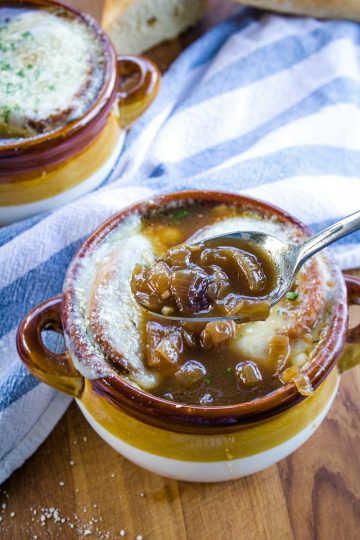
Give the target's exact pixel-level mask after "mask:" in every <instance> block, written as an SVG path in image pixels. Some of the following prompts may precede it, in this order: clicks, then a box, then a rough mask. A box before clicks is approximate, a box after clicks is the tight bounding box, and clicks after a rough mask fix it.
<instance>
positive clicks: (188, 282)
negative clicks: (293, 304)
mask: <svg viewBox="0 0 360 540" xmlns="http://www.w3.org/2000/svg"><path fill="white" fill-rule="evenodd" d="M276 276H277V272H276V268H275V265H274V264H273V262H272V260H271V256H270V255H269V253H267V252H266V251H265V250H264V249H263V248H261V247H260V246H256V245H254V244H253V243H250V242H247V241H246V240H243V239H237V238H231V239H230V240H229V239H228V240H227V241H226V245H225V244H224V241H223V240H222V239H220V238H219V239H216V238H213V239H211V240H208V241H207V242H206V243H204V242H202V243H201V242H200V243H196V244H194V245H192V244H181V245H180V246H175V247H173V248H170V249H169V250H168V251H167V252H166V254H165V256H164V257H162V258H160V259H157V260H156V261H155V262H153V263H152V264H151V265H150V266H145V265H140V264H137V265H136V266H135V268H134V271H133V275H132V279H131V290H132V291H133V293H134V295H135V298H136V300H137V301H138V303H139V304H140V305H142V306H143V307H145V308H146V309H148V310H150V311H152V312H155V313H161V314H162V315H165V316H169V315H170V316H178V317H181V316H185V317H187V316H189V317H193V318H194V319H196V316H202V317H204V316H206V317H217V316H220V317H221V316H229V315H230V316H241V317H244V318H248V319H251V320H262V319H266V318H267V317H268V315H269V308H270V306H269V304H268V303H267V302H266V296H267V295H268V294H269V293H270V292H271V291H272V290H273V289H274V288H275V286H276V284H277V280H276Z"/></svg>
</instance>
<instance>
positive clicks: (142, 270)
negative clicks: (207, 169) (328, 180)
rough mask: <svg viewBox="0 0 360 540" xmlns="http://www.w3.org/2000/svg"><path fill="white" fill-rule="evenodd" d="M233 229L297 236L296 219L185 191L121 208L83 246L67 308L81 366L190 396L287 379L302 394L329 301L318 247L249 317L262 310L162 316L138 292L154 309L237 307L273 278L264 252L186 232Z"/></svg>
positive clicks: (261, 388)
mask: <svg viewBox="0 0 360 540" xmlns="http://www.w3.org/2000/svg"><path fill="white" fill-rule="evenodd" d="M236 230H244V231H253V230H257V231H264V232H268V233H270V234H273V235H274V236H277V237H278V238H280V239H283V240H285V241H288V242H294V243H297V242H301V241H303V239H304V233H303V232H302V230H301V229H299V228H298V227H297V226H296V225H293V224H291V223H290V222H288V221H285V220H284V219H283V218H281V217H279V216H277V215H275V214H272V213H270V211H255V210H253V209H247V208H246V207H243V206H236V205H224V204H218V203H215V202H211V201H209V202H197V201H192V200H186V201H184V202H181V201H177V202H176V203H175V202H174V203H170V204H168V206H165V207H164V206H156V205H154V206H151V205H149V206H147V207H146V210H145V211H144V213H142V214H141V213H140V214H139V213H134V214H131V215H130V216H128V217H127V218H126V219H125V220H124V221H122V222H121V223H120V224H119V225H118V226H117V228H116V229H115V230H113V231H112V232H111V233H110V234H108V235H107V236H106V237H105V239H104V240H102V242H101V243H100V244H98V245H97V246H96V247H93V248H92V249H91V250H90V252H89V253H88V254H87V255H86V257H84V259H83V261H82V265H81V267H80V268H79V271H78V275H77V283H76V294H75V303H74V313H73V314H72V317H73V320H74V328H77V330H76V331H77V332H78V333H80V334H81V335H80V336H78V337H80V338H81V339H82V343H83V345H84V347H86V350H87V354H86V355H82V357H81V359H77V358H76V357H75V358H74V362H75V364H76V367H77V368H78V369H79V371H80V372H82V373H83V374H84V375H86V376H87V377H88V378H89V377H90V378H96V377H107V376H118V377H119V376H120V377H122V378H124V379H125V380H127V381H128V382H129V384H132V385H136V386H137V387H139V388H141V389H143V390H144V391H145V392H147V393H150V394H152V395H154V396H158V397H161V398H163V399H165V400H170V401H174V402H176V403H180V404H188V405H201V406H216V405H230V404H236V403H243V402H248V401H252V400H254V399H256V398H259V397H262V396H265V395H267V394H269V393H271V392H273V391H274V390H276V389H278V388H280V387H282V386H283V385H285V384H288V383H294V384H295V385H296V386H297V388H298V390H299V392H300V393H302V394H303V395H309V394H310V393H311V392H312V387H311V384H310V381H309V379H308V378H307V375H306V373H305V371H306V369H307V368H308V367H309V366H310V365H311V362H312V355H313V352H314V350H315V349H316V347H317V346H318V344H319V342H320V341H321V338H322V335H323V330H324V328H325V327H326V324H327V318H328V313H329V312H330V309H329V306H330V304H331V287H329V285H328V284H329V283H331V275H330V272H329V270H328V264H327V258H326V257H327V256H326V254H324V253H322V254H319V255H316V256H315V257H313V258H312V259H311V260H309V261H308V262H307V263H306V264H305V265H304V267H303V268H302V269H301V270H300V272H299V273H298V275H297V277H296V280H295V282H294V284H293V287H292V289H291V291H290V292H289V293H288V294H287V295H286V296H285V297H284V298H283V299H282V300H281V301H280V302H279V303H278V304H276V305H275V306H273V307H272V308H269V306H267V308H266V309H265V311H266V313H265V311H264V313H263V314H262V317H259V318H263V319H265V320H255V321H253V320H252V321H249V322H245V323H237V322H236V321H233V320H223V321H216V322H211V323H207V324H206V323H203V322H199V321H196V320H194V321H191V322H189V321H187V322H181V321H174V320H164V319H162V318H159V317H157V315H156V314H153V313H150V312H149V311H147V310H146V309H143V308H142V307H141V306H140V305H139V304H138V302H137V300H139V301H140V302H141V303H142V304H143V305H145V306H146V307H151V309H153V310H154V311H156V310H158V312H162V313H163V308H164V307H165V308H168V309H170V311H171V310H173V311H172V312H173V313H174V312H175V313H177V312H179V313H183V314H185V313H204V312H206V313H207V314H208V313H211V314H213V313H214V310H215V312H216V313H221V314H228V313H233V312H234V310H236V309H237V308H239V304H240V302H243V304H242V307H241V309H244V302H249V305H250V304H251V303H252V301H253V299H254V298H256V299H259V298H260V299H261V297H262V296H264V297H265V296H266V294H267V293H268V291H270V290H271V287H273V285H274V280H276V273H275V272H273V271H272V270H273V269H272V267H271V264H270V262H271V261H269V260H268V258H267V257H266V254H264V253H262V252H254V250H253V249H250V247H249V246H248V245H245V244H242V245H240V244H238V245H231V246H230V247H229V246H223V245H219V244H216V243H214V244H213V245H211V246H210V248H209V249H208V250H207V249H203V250H202V249H196V250H193V251H192V250H191V241H193V240H194V239H195V240H194V241H196V242H199V241H202V240H205V239H206V238H209V237H212V236H216V235H220V234H225V233H228V232H233V231H236ZM174 246H180V247H179V248H176V249H173V248H174ZM207 248H208V246H207ZM149 269H151V270H152V271H151V272H150V271H149ZM239 276H240V278H241V279H240V281H241V284H240V285H239ZM133 291H134V292H135V295H136V298H137V299H135V296H134V293H133ZM240 297H241V299H240V300H239V298H240ZM244 298H245V300H244ZM245 307H246V304H245ZM239 309H240V308H239ZM212 310H213V311H212ZM79 321H80V325H79ZM79 327H80V330H79Z"/></svg>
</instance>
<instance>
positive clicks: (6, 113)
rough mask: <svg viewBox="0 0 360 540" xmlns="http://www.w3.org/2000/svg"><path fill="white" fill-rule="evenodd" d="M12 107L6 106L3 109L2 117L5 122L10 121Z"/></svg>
mask: <svg viewBox="0 0 360 540" xmlns="http://www.w3.org/2000/svg"><path fill="white" fill-rule="evenodd" d="M10 112H11V110H10V108H9V107H6V108H5V109H4V110H3V111H2V113H1V114H2V117H3V119H4V122H5V124H8V123H9V119H10Z"/></svg>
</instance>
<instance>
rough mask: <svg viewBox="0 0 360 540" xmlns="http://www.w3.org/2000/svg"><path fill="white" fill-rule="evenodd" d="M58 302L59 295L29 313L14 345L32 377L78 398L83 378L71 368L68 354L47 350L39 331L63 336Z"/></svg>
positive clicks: (22, 323) (71, 364)
mask: <svg viewBox="0 0 360 540" xmlns="http://www.w3.org/2000/svg"><path fill="white" fill-rule="evenodd" d="M61 302H62V298H61V296H56V297H55V298H51V299H50V300H46V302H43V303H42V304H39V305H38V306H36V307H35V308H34V309H33V310H32V311H30V313H28V314H27V315H26V317H24V319H23V320H22V321H21V324H20V326H19V329H18V332H17V336H16V344H17V349H18V353H19V355H20V358H21V360H22V361H23V362H24V364H25V365H26V367H27V368H28V370H29V371H30V372H31V373H32V374H33V375H35V377H37V378H38V379H40V380H41V381H43V382H45V383H47V384H49V385H50V386H52V387H53V388H56V390H61V392H65V393H66V394H70V396H74V397H79V396H80V395H81V392H82V389H83V387H84V378H83V376H82V375H81V374H80V373H79V372H78V371H77V370H76V369H75V367H74V365H73V363H72V361H71V358H70V355H69V353H68V352H64V353H60V354H58V353H54V352H52V351H50V350H49V349H48V348H47V347H46V346H45V344H44V342H43V340H42V335H41V333H42V331H43V330H53V331H54V332H58V333H60V334H62V333H63V328H62V323H61Z"/></svg>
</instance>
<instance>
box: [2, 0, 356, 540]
mask: <svg viewBox="0 0 360 540" xmlns="http://www.w3.org/2000/svg"><path fill="white" fill-rule="evenodd" d="M73 3H74V4H77V5H79V6H80V7H82V8H86V9H87V10H88V11H89V12H91V13H93V14H94V15H95V16H97V17H99V15H100V12H101V7H102V1H101V0H76V1H75V0H73ZM210 9H211V12H209V16H207V17H206V18H205V20H204V21H203V22H202V23H201V24H200V25H198V27H197V28H196V29H195V30H193V31H191V32H190V33H187V34H186V35H185V36H183V37H182V38H181V39H178V40H174V41H173V42H171V43H168V44H166V45H165V46H160V47H157V48H156V49H154V50H153V51H152V52H151V56H152V57H153V58H155V59H156V60H157V61H158V62H159V63H160V64H161V66H162V68H163V69H165V68H166V66H167V65H168V64H169V63H170V62H171V61H172V60H173V59H174V58H175V57H176V56H177V54H178V53H179V52H180V51H181V49H182V48H183V47H184V46H185V45H186V44H187V43H188V42H190V41H191V40H192V39H193V38H194V36H196V35H198V34H199V33H201V32H202V31H203V30H204V29H205V28H207V27H208V26H210V25H211V24H213V22H214V21H216V20H219V19H220V18H222V17H223V16H225V15H227V14H229V13H231V11H233V10H234V9H235V6H234V5H233V4H231V3H230V2H227V1H220V0H217V1H216V0H214V1H211V3H210ZM359 396H360V368H357V369H355V370H353V371H352V372H348V373H345V374H344V375H343V377H342V382H341V386H340V391H339V394H338V396H337V398H336V401H335V404H334V405H333V407H332V409H331V411H330V413H329V415H328V417H327V419H326V421H325V422H324V423H323V424H322V426H321V427H320V428H319V430H318V431H317V432H316V433H315V435H314V436H313V437H312V438H311V439H310V440H309V441H308V442H307V443H306V444H305V445H304V446H302V447H301V448H300V449H299V450H298V451H297V452H295V453H294V454H293V455H291V456H290V457H288V458H287V459H285V460H283V461H282V462H281V463H279V464H278V465H275V466H273V467H271V468H269V469H267V470H266V471H264V472H262V473H258V474H256V475H253V476H251V477H248V478H244V479H240V480H237V481H233V482H227V483H220V484H208V485H206V484H190V483H185V482H176V481H173V480H168V479H165V478H161V477H159V476H156V475H154V474H151V473H148V472H146V471H144V470H142V469H140V468H139V467H137V466H135V465H133V464H132V463H130V462H128V461H127V460H125V459H124V458H122V457H121V456H120V455H118V454H117V453H115V451H113V450H112V449H111V448H110V447H109V446H107V445H106V444H105V443H104V442H103V441H102V440H101V439H100V438H99V437H98V436H97V435H96V434H95V432H93V431H92V429H91V428H90V426H89V425H88V424H87V423H86V421H85V420H84V419H83V417H82V415H81V414H80V412H79V410H78V409H77V407H76V406H75V404H72V405H71V406H70V408H69V410H68V411H67V413H66V414H65V416H64V417H63V419H62V420H61V421H60V422H59V424H58V425H57V427H56V428H55V429H54V431H53V432H52V433H51V435H50V436H49V438H48V439H47V440H46V441H45V442H44V444H43V445H42V446H41V447H40V448H39V450H38V451H37V452H36V453H35V454H34V455H33V456H32V457H31V458H30V459H29V460H28V461H27V462H26V463H25V465H23V467H21V468H20V469H19V470H18V471H16V472H15V473H14V474H13V475H12V477H11V478H10V479H9V480H8V481H7V482H6V483H5V484H3V486H2V487H1V488H0V520H1V521H0V538H1V540H30V539H34V540H36V539H50V540H58V539H59V540H68V539H69V540H72V539H77V538H90V539H91V538H96V539H119V538H122V537H123V535H125V536H124V537H125V538H129V539H135V538H136V537H138V538H139V540H140V537H142V538H143V539H144V540H158V539H162V540H185V539H190V540H215V539H216V540H218V539H221V540H222V539H224V540H232V539H233V540H262V539H269V540H273V539H276V540H282V539H292V538H294V539H296V540H309V539H316V540H341V539H346V540H355V539H358V538H360V398H359ZM0 436H1V435H0ZM2 504H4V505H5V506H6V507H4V508H3V509H2Z"/></svg>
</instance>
